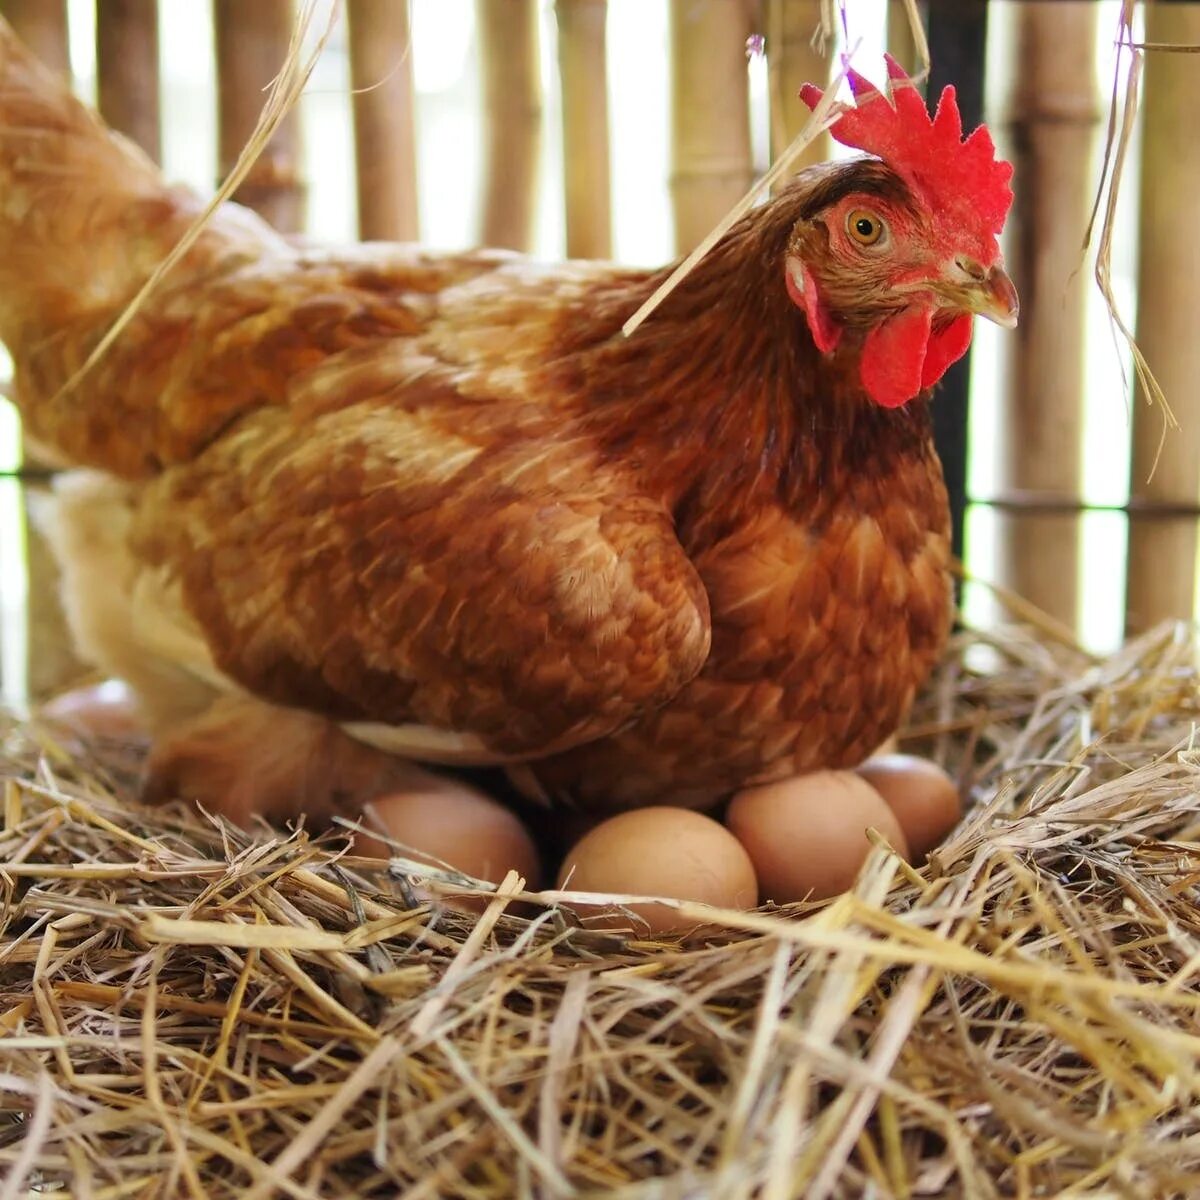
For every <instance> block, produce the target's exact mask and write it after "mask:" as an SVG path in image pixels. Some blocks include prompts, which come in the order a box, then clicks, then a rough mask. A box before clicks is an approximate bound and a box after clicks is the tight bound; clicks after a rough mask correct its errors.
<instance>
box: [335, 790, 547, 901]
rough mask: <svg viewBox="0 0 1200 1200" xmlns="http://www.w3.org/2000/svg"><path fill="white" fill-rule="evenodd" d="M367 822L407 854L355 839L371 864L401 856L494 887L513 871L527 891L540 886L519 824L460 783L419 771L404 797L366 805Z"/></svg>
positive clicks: (363, 837) (533, 852) (367, 838)
mask: <svg viewBox="0 0 1200 1200" xmlns="http://www.w3.org/2000/svg"><path fill="white" fill-rule="evenodd" d="M363 816H364V821H363V826H364V829H365V830H370V829H372V828H373V829H377V830H379V831H380V832H382V833H385V834H386V835H387V836H388V837H390V838H393V839H394V840H395V841H396V842H398V843H400V844H401V847H403V849H397V850H395V851H393V850H392V849H391V848H389V846H388V845H387V844H386V843H385V842H383V841H381V840H380V839H379V838H375V837H372V836H371V835H370V833H369V832H364V833H360V834H356V835H355V839H354V852H355V853H356V854H361V855H363V856H364V857H371V858H390V857H392V856H393V854H402V855H403V856H404V857H406V858H412V859H414V860H416V861H418V862H428V863H431V864H432V865H434V866H437V865H439V863H444V864H446V865H448V866H451V867H454V868H455V869H456V870H459V871H462V872H463V873H464V874H466V875H471V876H473V877H474V878H476V879H484V880H487V881H488V882H489V883H499V882H501V880H503V879H504V877H505V875H507V874H508V872H509V871H510V870H512V871H516V872H517V873H518V874H519V875H520V876H521V877H522V878H523V879H524V880H525V882H526V886H527V887H530V888H535V887H537V886H539V882H540V880H539V877H540V875H541V868H540V865H539V862H538V852H537V848H536V847H535V846H534V843H533V838H531V837H530V836H529V832H528V831H527V830H526V828H525V826H524V825H523V824H522V823H521V820H520V818H519V817H518V816H517V815H516V813H514V812H513V811H512V810H511V809H508V808H505V806H504V805H503V804H501V803H500V802H499V801H497V800H493V799H492V798H491V797H490V796H486V795H484V794H483V793H482V792H479V791H476V790H475V789H474V788H471V787H468V786H467V785H466V784H463V783H459V782H458V781H457V780H453V779H448V778H445V777H442V776H438V775H433V774H432V773H430V772H426V771H419V770H414V772H413V774H412V778H411V781H410V782H409V783H408V784H407V785H406V787H405V788H404V790H403V791H398V792H392V793H389V794H388V795H385V796H380V797H379V798H378V799H375V800H372V801H370V802H369V803H368V804H365V805H364V806H363ZM472 907H475V906H474V905H472Z"/></svg>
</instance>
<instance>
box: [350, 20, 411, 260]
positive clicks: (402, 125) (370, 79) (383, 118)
mask: <svg viewBox="0 0 1200 1200" xmlns="http://www.w3.org/2000/svg"><path fill="white" fill-rule="evenodd" d="M347 16H348V18H349V23H350V83H351V86H352V87H353V89H354V154H355V163H356V166H357V170H358V180H357V182H358V188H357V195H358V236H359V237H360V238H362V239H363V240H364V241H372V240H381V241H397V242H410V241H416V240H417V236H418V233H419V231H420V222H419V219H418V213H417V133H416V108H415V97H414V94H413V65H412V45H411V35H410V30H409V25H408V6H407V4H397V3H395V0H349V5H348V7H347Z"/></svg>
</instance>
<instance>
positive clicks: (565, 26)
mask: <svg viewBox="0 0 1200 1200" xmlns="http://www.w3.org/2000/svg"><path fill="white" fill-rule="evenodd" d="M555 13H556V15H557V17H558V75H559V79H560V80H561V86H562V121H563V186H564V196H565V200H566V219H567V256H568V257H569V258H608V257H609V256H610V255H611V254H612V196H611V194H610V193H611V186H612V180H611V176H610V168H609V149H608V50H607V42H606V30H605V26H606V22H607V19H608V0H558V3H557V4H556V5H555Z"/></svg>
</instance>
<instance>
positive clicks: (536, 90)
mask: <svg viewBox="0 0 1200 1200" xmlns="http://www.w3.org/2000/svg"><path fill="white" fill-rule="evenodd" d="M475 14H476V27H477V28H478V30H479V62H480V74H481V76H482V89H481V90H482V94H483V131H484V134H483V136H484V154H483V208H482V212H481V215H480V238H481V241H482V242H483V244H484V245H485V246H507V247H510V248H511V249H513V250H528V249H529V247H530V245H531V244H532V241H533V219H534V214H535V212H536V209H537V180H538V158H539V152H540V150H541V141H542V81H541V71H540V69H539V64H538V4H537V0H476V3H475Z"/></svg>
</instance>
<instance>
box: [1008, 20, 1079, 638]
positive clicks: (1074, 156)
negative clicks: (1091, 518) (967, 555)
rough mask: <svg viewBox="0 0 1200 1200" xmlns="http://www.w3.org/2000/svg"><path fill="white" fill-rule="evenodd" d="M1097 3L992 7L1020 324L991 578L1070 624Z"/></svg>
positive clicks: (1011, 341)
mask: <svg viewBox="0 0 1200 1200" xmlns="http://www.w3.org/2000/svg"><path fill="white" fill-rule="evenodd" d="M1096 15H1097V14H1096V9H1095V7H1094V6H1093V5H1090V4H1060V3H1056V2H1055V0H1037V2H1034V3H1022V4H1014V5H1010V6H1002V7H999V8H997V9H996V10H995V11H994V13H993V20H998V21H1007V22H1008V23H1009V24H1010V25H1011V26H1012V30H1011V32H1012V35H1013V40H1014V44H1015V53H1014V60H1015V61H1016V62H1019V63H1020V64H1021V69H1020V70H1019V71H1018V72H1016V73H1014V75H1013V76H1012V91H1011V94H1010V97H1009V101H1008V113H1007V117H1006V119H1005V121H1004V123H1003V128H1004V132H1005V134H1006V136H1007V142H1008V146H1009V149H1010V157H1011V159H1012V162H1013V166H1014V171H1015V178H1016V179H1017V180H1019V186H1018V187H1017V189H1016V201H1015V203H1014V207H1013V214H1012V216H1011V217H1010V219H1009V228H1008V239H1009V241H1008V245H1009V249H1008V255H1007V258H1008V262H1009V265H1010V267H1011V272H1012V275H1013V279H1014V282H1015V283H1016V285H1017V291H1018V292H1019V293H1020V296H1021V321H1020V324H1019V325H1018V326H1017V329H1016V330H1015V331H1014V334H1013V335H1012V336H1011V337H1009V338H1008V339H1007V340H1006V343H1005V350H1006V359H1007V367H1008V369H1007V385H1008V386H1007V389H1006V394H1005V396H1004V398H1003V402H1002V410H1003V413H1004V416H1003V421H1002V428H1003V430H1004V439H1003V443H1002V445H1003V454H1002V461H1001V495H1000V496H999V497H997V498H996V499H997V501H998V502H999V503H1000V505H1001V520H1000V533H1001V562H1002V566H1001V576H1002V578H1003V579H1004V581H1005V583H1007V584H1008V585H1009V586H1010V587H1012V588H1013V589H1014V590H1016V591H1017V592H1019V593H1021V594H1022V595H1023V596H1026V597H1027V598H1028V599H1029V600H1031V601H1033V602H1034V603H1035V604H1037V605H1039V606H1040V607H1041V608H1043V609H1044V610H1045V611H1046V612H1048V613H1049V614H1050V615H1052V616H1053V617H1055V618H1056V619H1057V620H1059V621H1061V622H1063V623H1064V624H1066V625H1068V626H1072V625H1074V624H1075V621H1076V615H1077V609H1078V604H1079V595H1078V578H1079V545H1080V541H1079V535H1080V521H1079V514H1080V508H1081V500H1080V490H1081V486H1082V470H1083V459H1082V453H1083V417H1084V401H1085V396H1084V353H1085V352H1084V337H1085V305H1086V298H1087V290H1088V288H1089V286H1090V280H1089V279H1088V277H1087V274H1086V272H1085V271H1084V270H1083V269H1082V267H1083V264H1082V261H1081V255H1080V243H1081V231H1082V230H1083V228H1084V226H1085V225H1086V223H1087V219H1088V213H1089V210H1090V207H1091V203H1092V198H1093V194H1094V190H1095V189H1094V185H1093V182H1092V180H1093V178H1094V169H1093V168H1094V162H1095V159H1096V151H1097V149H1098V141H1099V138H1098V134H1099V131H1100V122H1101V118H1102V109H1101V102H1100V95H1099V90H1098V87H1097V82H1096V71H1095V67H1094V65H1093V64H1094V60H1095V54H1096V52H1095V45H1096V30H1097V26H1096Z"/></svg>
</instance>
